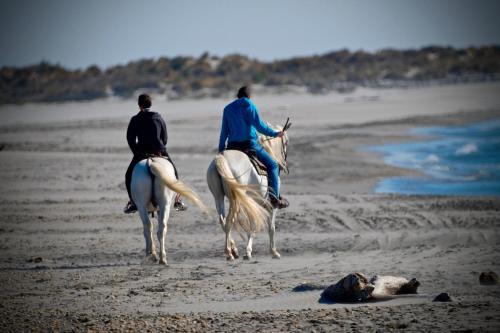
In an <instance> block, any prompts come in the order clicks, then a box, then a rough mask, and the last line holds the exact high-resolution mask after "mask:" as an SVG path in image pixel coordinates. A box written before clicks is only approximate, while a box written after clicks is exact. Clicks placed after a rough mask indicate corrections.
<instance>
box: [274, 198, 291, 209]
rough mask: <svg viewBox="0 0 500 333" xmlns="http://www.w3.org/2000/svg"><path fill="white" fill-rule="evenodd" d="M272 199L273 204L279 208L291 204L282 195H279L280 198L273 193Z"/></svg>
mask: <svg viewBox="0 0 500 333" xmlns="http://www.w3.org/2000/svg"><path fill="white" fill-rule="evenodd" d="M270 200H271V205H272V206H273V207H274V208H277V209H283V208H287V207H288V206H290V203H289V202H288V200H286V199H285V198H283V197H282V196H281V195H280V196H279V198H276V196H274V195H271V199H270Z"/></svg>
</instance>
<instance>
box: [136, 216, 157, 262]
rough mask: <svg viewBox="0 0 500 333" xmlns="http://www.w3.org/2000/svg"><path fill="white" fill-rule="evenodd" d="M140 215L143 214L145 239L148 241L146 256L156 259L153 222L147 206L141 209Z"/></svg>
mask: <svg viewBox="0 0 500 333" xmlns="http://www.w3.org/2000/svg"><path fill="white" fill-rule="evenodd" d="M139 215H140V216H141V221H142V227H143V233H144V240H145V241H146V257H149V258H151V259H153V260H156V249H155V244H154V242H153V223H152V222H151V220H150V219H149V216H148V211H147V209H146V207H141V208H140V209H139Z"/></svg>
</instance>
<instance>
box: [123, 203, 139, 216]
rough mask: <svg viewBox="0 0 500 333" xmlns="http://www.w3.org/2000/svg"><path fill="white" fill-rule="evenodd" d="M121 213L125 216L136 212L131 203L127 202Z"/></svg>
mask: <svg viewBox="0 0 500 333" xmlns="http://www.w3.org/2000/svg"><path fill="white" fill-rule="evenodd" d="M123 212H124V213H125V214H131V213H135V212H137V207H136V205H135V204H134V203H133V202H132V201H129V202H128V203H127V205H126V206H125V208H124V209H123Z"/></svg>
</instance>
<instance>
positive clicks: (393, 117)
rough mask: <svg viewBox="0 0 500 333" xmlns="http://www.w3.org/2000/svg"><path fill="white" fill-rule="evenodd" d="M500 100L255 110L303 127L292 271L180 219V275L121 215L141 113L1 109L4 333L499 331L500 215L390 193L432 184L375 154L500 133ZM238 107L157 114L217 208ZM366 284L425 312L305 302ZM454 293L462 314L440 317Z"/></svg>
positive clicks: (492, 89)
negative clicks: (225, 118)
mask: <svg viewBox="0 0 500 333" xmlns="http://www.w3.org/2000/svg"><path fill="white" fill-rule="evenodd" d="M499 93H500V84H475V85H457V86H443V87H428V88H418V89H404V90H398V89H391V90H363V89H361V90H357V91H355V92H354V93H352V94H344V95H340V94H329V95H325V96H310V95H306V94H302V93H297V94H285V95H279V96H277V95H262V96H255V98H254V100H255V102H256V104H257V105H258V106H259V107H260V108H261V114H262V116H263V117H264V118H265V119H267V120H269V121H270V122H272V123H283V122H284V120H285V119H286V117H287V116H290V117H291V120H292V122H293V127H292V129H291V131H290V140H291V142H290V150H289V159H290V166H291V173H290V175H287V176H284V177H282V182H283V192H284V194H285V195H286V196H287V198H288V199H289V200H290V203H291V207H290V208H289V209H287V210H282V211H280V212H279V213H278V217H277V245H278V251H280V253H281V255H282V259H280V260H273V259H271V256H270V255H269V251H268V237H267V235H266V234H265V233H261V234H259V235H258V236H257V238H256V240H255V242H254V252H253V259H252V260H251V261H243V260H242V259H237V260H236V261H235V262H227V261H226V259H225V257H224V252H223V239H224V236H223V233H222V230H221V229H220V226H219V225H218V223H217V222H216V219H215V216H212V217H210V218H207V217H205V216H203V215H202V214H201V213H199V212H198V211H196V210H195V209H194V207H191V208H190V209H189V210H188V211H187V212H183V213H179V212H173V213H172V214H171V217H170V220H169V225H168V226H169V229H168V235H167V258H168V262H169V264H168V266H166V267H164V266H159V265H156V264H151V263H148V262H146V261H145V260H144V239H143V236H142V224H141V223H140V220H139V217H138V215H137V214H134V215H124V214H123V213H122V212H121V210H122V208H123V206H124V205H125V203H126V192H125V188H124V183H123V176H124V173H125V170H126V168H127V166H128V163H129V160H130V158H131V155H130V153H129V151H128V148H127V146H126V142H125V130H126V126H127V123H128V120H129V118H130V116H132V115H133V114H134V113H135V109H136V108H135V103H134V101H121V100H103V101H95V102H89V103H63V104H43V105H37V104H31V105H23V106H2V107H0V117H1V119H4V121H3V122H2V124H1V125H0V144H1V145H3V147H4V148H3V150H2V151H0V156H1V158H0V246H1V251H0V285H1V292H0V300H1V301H0V330H1V331H5V332H7V331H15V332H18V331H23V330H24V331H61V330H62V331H70V330H75V331H89V330H91V331H92V330H93V331H123V330H134V331H137V330H151V331H156V330H169V331H170V330H171V331H236V330H238V331H243V332H247V331H248V332H253V331H273V332H276V331H297V332H298V331H317V332H318V331H339V330H340V331H364V330H368V331H375V330H381V331H390V330H405V331H423V330H427V331H452V330H454V331H461V330H466V329H470V330H472V331H498V330H499V329H500V319H499V317H498V313H499V310H500V301H499V296H500V286H498V285H497V286H481V285H480V284H479V281H478V276H479V273H480V272H482V271H489V270H493V271H496V272H497V273H500V260H499V259H500V256H499V250H500V245H499V244H500V242H499V241H500V228H499V226H500V217H499V216H500V214H499V210H500V198H498V197H464V196H404V195H391V194H373V193H372V190H373V187H374V185H375V184H376V182H377V181H378V180H379V179H380V178H381V177H389V176H401V175H416V173H415V171H411V170H404V169H399V168H395V167H391V166H387V165H385V164H384V163H383V161H382V160H381V158H380V156H377V155H376V154H372V153H367V152H363V151H362V150H360V147H363V146H365V145H369V144H380V143H387V142H402V141H406V140H414V139H415V137H413V136H411V135H410V134H408V130H409V129H410V128H412V127H418V126H429V125H452V124H464V123H468V122H473V121H483V120H488V119H492V118H498V117H500V98H499V97H498V96H499ZM226 102H227V101H224V100H215V99H213V100H201V101H200V100H198V101H176V102H167V101H163V100H161V99H159V98H157V99H156V100H155V101H154V103H155V104H154V105H155V106H156V110H158V111H159V112H160V113H162V115H163V116H164V117H165V119H166V120H167V126H168V129H169V144H168V146H169V151H170V152H171V155H172V158H173V159H174V161H175V162H176V164H177V167H178V168H179V172H180V174H181V178H182V179H183V180H184V181H185V182H186V183H187V184H189V185H190V186H192V187H193V188H194V189H195V190H196V191H197V192H198V193H199V194H200V195H201V197H202V199H203V200H204V201H205V202H206V203H207V204H208V205H210V206H212V205H213V200H212V198H211V195H210V193H209V191H208V188H207V185H206V181H205V172H206V167H207V166H208V164H209V162H210V160H211V159H212V158H213V156H214V154H215V149H216V145H217V139H218V131H219V126H220V113H221V109H222V108H223V106H224V105H225V103H226ZM235 236H236V235H235ZM236 237H237V236H236ZM236 241H237V243H238V245H239V249H240V252H242V251H243V244H244V243H243V242H242V241H241V240H239V239H238V238H236ZM355 271H360V272H364V273H365V274H367V275H374V274H379V275H400V276H405V277H407V278H410V277H416V278H417V279H418V280H419V281H420V282H421V284H422V285H421V287H420V288H419V295H417V296H403V297H401V296H399V297H397V298H395V299H393V300H390V301H384V302H373V303H367V304H361V305H358V304H324V303H320V302H319V294H320V293H321V291H320V290H316V291H309V292H302V293H295V292H292V289H293V288H294V287H295V286H297V285H298V284H300V283H302V282H313V283H317V284H325V285H328V284H331V283H335V282H336V281H337V280H339V279H340V278H342V277H343V276H344V275H346V274H348V273H351V272H355ZM441 292H448V293H449V294H450V295H451V297H452V298H453V302H451V303H433V302H432V299H433V298H434V296H436V295H437V294H439V293H441Z"/></svg>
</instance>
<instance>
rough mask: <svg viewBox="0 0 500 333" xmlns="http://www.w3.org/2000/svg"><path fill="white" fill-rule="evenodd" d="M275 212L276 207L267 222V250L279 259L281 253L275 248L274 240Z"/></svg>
mask: <svg viewBox="0 0 500 333" xmlns="http://www.w3.org/2000/svg"><path fill="white" fill-rule="evenodd" d="M276 212H277V209H273V212H272V214H271V219H270V220H269V223H268V229H269V230H268V231H269V250H270V251H271V255H272V256H273V258H274V259H279V258H281V255H280V254H279V252H278V251H277V250H276V244H275V241H274V234H275V231H276V227H275V221H276Z"/></svg>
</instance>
